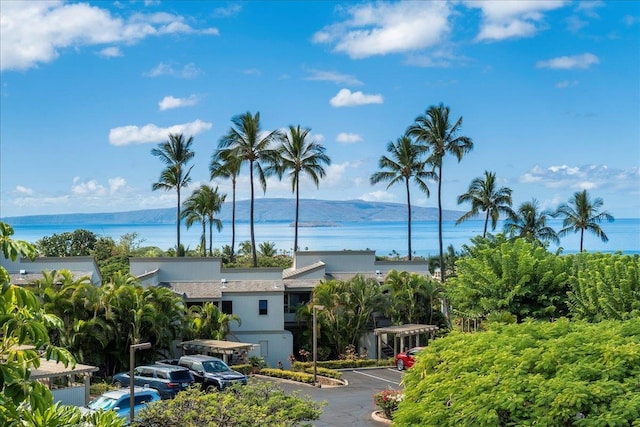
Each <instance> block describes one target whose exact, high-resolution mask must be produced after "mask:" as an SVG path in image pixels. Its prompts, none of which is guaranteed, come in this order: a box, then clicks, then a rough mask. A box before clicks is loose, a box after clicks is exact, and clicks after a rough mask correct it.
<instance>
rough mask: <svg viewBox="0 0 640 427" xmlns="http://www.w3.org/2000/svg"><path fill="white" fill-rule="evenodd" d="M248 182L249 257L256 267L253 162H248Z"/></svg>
mask: <svg viewBox="0 0 640 427" xmlns="http://www.w3.org/2000/svg"><path fill="white" fill-rule="evenodd" d="M249 180H250V181H251V207H250V209H249V210H250V214H249V222H250V223H251V256H252V257H253V266H254V267H257V266H258V254H257V252H256V236H255V233H254V230H253V203H254V199H255V196H254V190H253V161H251V162H249Z"/></svg>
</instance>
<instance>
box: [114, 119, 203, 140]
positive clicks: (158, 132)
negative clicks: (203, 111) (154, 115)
mask: <svg viewBox="0 0 640 427" xmlns="http://www.w3.org/2000/svg"><path fill="white" fill-rule="evenodd" d="M212 126H213V125H212V124H211V123H209V122H204V121H202V120H195V121H193V122H191V123H183V124H179V125H173V126H169V127H166V128H161V127H158V126H156V125H154V124H152V123H150V124H148V125H145V126H142V127H139V126H135V125H129V126H122V127H118V128H113V129H111V130H110V131H109V143H110V144H112V145H129V144H146V143H150V142H161V141H164V140H166V139H167V138H168V136H169V134H170V133H172V134H178V133H182V134H184V135H186V136H194V135H198V134H199V133H202V132H204V131H207V130H209V129H211V127H212Z"/></svg>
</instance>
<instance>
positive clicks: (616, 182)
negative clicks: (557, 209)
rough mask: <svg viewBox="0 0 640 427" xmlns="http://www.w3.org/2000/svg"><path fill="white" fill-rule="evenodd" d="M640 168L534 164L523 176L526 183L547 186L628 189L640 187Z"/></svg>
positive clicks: (612, 189)
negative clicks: (624, 168)
mask: <svg viewBox="0 0 640 427" xmlns="http://www.w3.org/2000/svg"><path fill="white" fill-rule="evenodd" d="M639 170H640V168H637V167H636V168H631V169H627V170H621V169H611V168H609V167H607V166H606V165H585V166H568V165H559V166H548V167H546V168H544V167H540V166H534V167H533V168H531V170H529V171H527V172H526V173H524V174H523V175H522V176H520V178H519V181H520V182H521V183H525V184H542V185H543V186H545V187H547V188H570V189H573V190H576V191H578V190H584V189H586V190H592V189H597V188H603V189H604V188H606V189H607V191H611V192H615V191H623V190H624V191H627V190H630V189H634V188H635V189H637V188H640V173H639Z"/></svg>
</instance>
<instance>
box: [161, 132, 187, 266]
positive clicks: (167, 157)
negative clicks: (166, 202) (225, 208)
mask: <svg viewBox="0 0 640 427" xmlns="http://www.w3.org/2000/svg"><path fill="white" fill-rule="evenodd" d="M191 144H193V137H192V136H190V137H189V138H187V139H185V138H184V136H183V135H182V134H169V140H168V141H165V142H163V143H160V144H158V146H157V147H156V148H154V149H152V150H151V154H152V155H154V156H155V157H158V158H159V159H160V160H161V161H162V163H164V164H165V165H166V167H165V169H163V170H162V172H161V173H160V179H159V180H158V182H155V183H154V184H153V185H152V189H153V190H154V191H155V190H165V191H169V190H176V195H177V198H178V203H177V210H176V241H177V244H176V256H182V255H183V253H182V246H181V245H180V219H181V215H180V203H181V200H180V193H181V190H182V189H183V188H184V187H187V186H188V185H189V183H190V182H191V176H190V173H191V169H193V166H191V167H189V168H188V169H187V163H189V161H190V160H191V159H193V157H194V155H195V154H194V152H193V150H191Z"/></svg>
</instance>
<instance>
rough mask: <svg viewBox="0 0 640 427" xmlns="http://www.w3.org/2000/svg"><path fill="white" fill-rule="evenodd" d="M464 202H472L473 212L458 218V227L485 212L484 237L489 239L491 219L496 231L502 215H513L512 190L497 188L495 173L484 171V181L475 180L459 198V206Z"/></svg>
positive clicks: (492, 226)
mask: <svg viewBox="0 0 640 427" xmlns="http://www.w3.org/2000/svg"><path fill="white" fill-rule="evenodd" d="M464 202H471V210H470V211H469V212H467V213H465V214H464V215H462V216H461V217H460V218H458V220H457V221H456V225H458V224H460V223H462V222H464V221H466V220H467V219H469V218H473V217H475V216H476V215H478V213H480V212H485V218H484V232H483V233H482V237H487V226H488V225H489V218H491V230H495V229H496V225H498V219H500V214H501V213H504V214H507V215H510V214H511V213H513V210H512V209H511V203H512V201H511V189H510V188H507V187H500V188H496V174H495V172H489V171H484V179H482V178H475V179H474V180H473V181H471V185H469V190H468V191H467V192H466V193H464V194H462V195H460V196H458V204H461V203H464Z"/></svg>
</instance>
